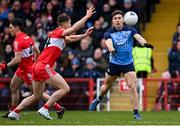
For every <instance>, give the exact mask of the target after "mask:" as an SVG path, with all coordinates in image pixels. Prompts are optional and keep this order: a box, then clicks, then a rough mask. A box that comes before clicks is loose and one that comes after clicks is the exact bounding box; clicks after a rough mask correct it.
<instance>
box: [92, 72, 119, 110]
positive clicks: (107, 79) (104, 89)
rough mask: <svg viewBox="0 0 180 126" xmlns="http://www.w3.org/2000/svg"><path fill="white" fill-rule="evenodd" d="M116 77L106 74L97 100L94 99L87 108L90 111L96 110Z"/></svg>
mask: <svg viewBox="0 0 180 126" xmlns="http://www.w3.org/2000/svg"><path fill="white" fill-rule="evenodd" d="M116 78H117V76H116V75H115V76H110V75H108V74H106V76H105V81H104V84H103V85H102V86H101V93H100V95H99V97H98V98H97V99H95V100H94V101H93V102H92V103H91V104H90V106H89V110H90V111H94V110H96V107H97V105H98V104H99V103H100V101H101V100H102V98H103V97H104V95H105V94H106V93H107V92H108V90H109V89H110V88H111V87H112V85H113V83H114V81H115V80H116Z"/></svg>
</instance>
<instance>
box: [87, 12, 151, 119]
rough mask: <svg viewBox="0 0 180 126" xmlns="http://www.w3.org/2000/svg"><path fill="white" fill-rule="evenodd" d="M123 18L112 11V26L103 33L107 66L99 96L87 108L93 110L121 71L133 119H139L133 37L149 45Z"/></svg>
mask: <svg viewBox="0 0 180 126" xmlns="http://www.w3.org/2000/svg"><path fill="white" fill-rule="evenodd" d="M123 22H124V18H123V13H122V12H121V11H115V12H113V13H112V28H110V29H109V30H107V31H106V32H105V33H104V38H105V39H106V42H105V43H106V45H107V48H108V50H109V52H110V56H109V66H108V69H107V73H106V76H105V81H104V85H102V87H101V93H100V96H99V97H98V98H97V99H95V100H94V101H93V102H92V103H91V104H90V106H89V110H90V111H93V110H95V109H96V106H97V105H98V104H99V103H100V102H101V100H102V98H103V96H104V95H105V94H106V93H107V91H108V90H109V89H110V88H111V87H112V84H113V82H114V81H115V80H116V79H117V77H118V76H120V74H121V73H123V75H124V78H125V80H126V83H127V85H128V87H129V92H130V99H131V103H132V105H133V108H134V113H133V116H134V119H136V120H140V119H141V116H140V114H139V112H138V93H137V87H136V73H135V69H134V65H133V56H132V48H133V38H135V39H136V40H137V41H138V42H139V43H140V44H141V45H142V46H151V45H150V44H148V43H147V42H146V40H145V39H144V38H143V37H141V35H139V34H138V33H137V31H136V29H134V28H133V27H131V26H127V25H124V24H123Z"/></svg>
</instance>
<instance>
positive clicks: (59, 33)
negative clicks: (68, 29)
mask: <svg viewBox="0 0 180 126" xmlns="http://www.w3.org/2000/svg"><path fill="white" fill-rule="evenodd" d="M63 32H64V30H63V29H61V28H57V29H55V30H54V31H52V32H50V33H49V37H51V38H61V37H62V34H63Z"/></svg>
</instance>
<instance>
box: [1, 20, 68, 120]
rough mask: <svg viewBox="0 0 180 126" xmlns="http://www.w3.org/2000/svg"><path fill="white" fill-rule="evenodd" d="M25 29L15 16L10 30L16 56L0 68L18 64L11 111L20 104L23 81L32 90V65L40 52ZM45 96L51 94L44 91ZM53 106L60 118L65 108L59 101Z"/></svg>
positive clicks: (6, 116) (13, 82)
mask: <svg viewBox="0 0 180 126" xmlns="http://www.w3.org/2000/svg"><path fill="white" fill-rule="evenodd" d="M23 30H24V25H23V22H22V20H21V19H18V18H15V19H14V20H13V21H12V22H11V23H10V25H9V31H10V33H11V35H12V36H15V40H14V43H13V45H14V52H15V57H14V58H13V59H12V60H11V62H9V63H4V64H0V69H2V70H5V69H7V68H8V67H11V66H14V65H16V64H18V69H17V70H16V72H15V74H14V76H13V78H12V80H11V84H10V88H11V95H12V97H11V107H10V112H11V111H13V110H14V109H15V108H16V107H17V105H18V102H19V88H20V86H21V85H22V84H23V83H25V84H26V85H27V87H28V88H29V89H30V90H31V91H32V66H33V62H34V60H35V59H36V58H37V57H38V56H39V54H40V52H39V50H38V48H37V47H36V46H35V45H34V41H33V39H32V38H30V37H29V36H28V35H26V34H25V33H24V32H23ZM43 98H44V100H46V101H47V100H48V99H49V98H50V96H49V95H48V94H46V93H43ZM53 107H54V109H55V110H57V114H58V118H62V117H63V113H64V111H65V109H64V108H63V107H61V106H60V105H59V104H57V103H55V104H54V105H53ZM10 112H8V113H7V114H5V115H3V116H1V117H3V118H8V114H9V113H10Z"/></svg>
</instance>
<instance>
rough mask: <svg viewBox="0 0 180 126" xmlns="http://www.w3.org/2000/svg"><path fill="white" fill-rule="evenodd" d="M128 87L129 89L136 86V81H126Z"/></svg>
mask: <svg viewBox="0 0 180 126" xmlns="http://www.w3.org/2000/svg"><path fill="white" fill-rule="evenodd" d="M128 87H129V88H130V89H134V88H136V81H132V82H130V83H128Z"/></svg>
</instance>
